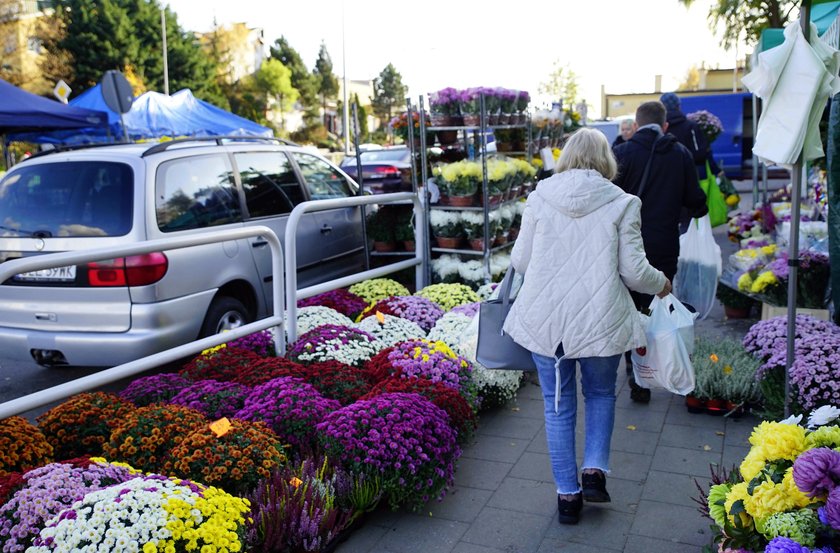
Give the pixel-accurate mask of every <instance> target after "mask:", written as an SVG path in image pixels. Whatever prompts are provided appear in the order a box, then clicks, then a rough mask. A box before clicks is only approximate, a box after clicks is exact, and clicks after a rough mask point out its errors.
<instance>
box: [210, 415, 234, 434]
mask: <svg viewBox="0 0 840 553" xmlns="http://www.w3.org/2000/svg"><path fill="white" fill-rule="evenodd" d="M230 429H231V424H230V421H229V420H228V418H227V417H222V418H221V419H219V420H217V421H213V422H211V423H210V430H212V431H213V433H214V434H216V437H217V438H221V437H222V436H224V435H225V434H227V433H228V432H230Z"/></svg>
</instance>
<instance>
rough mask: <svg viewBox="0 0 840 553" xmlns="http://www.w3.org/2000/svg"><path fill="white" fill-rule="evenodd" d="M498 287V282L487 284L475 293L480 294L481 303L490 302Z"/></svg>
mask: <svg viewBox="0 0 840 553" xmlns="http://www.w3.org/2000/svg"><path fill="white" fill-rule="evenodd" d="M498 285H499V283H498V282H488V283H486V284H482V285H481V286H479V288H478V290H476V291H475V293H476V294H478V297H479V299H480V300H481V301H485V300H488V299H490V296H491V295H492V294H493V291H494V290H495V289H496V287H497V286H498Z"/></svg>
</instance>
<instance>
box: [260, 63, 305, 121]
mask: <svg viewBox="0 0 840 553" xmlns="http://www.w3.org/2000/svg"><path fill="white" fill-rule="evenodd" d="M254 79H255V81H256V84H257V87H258V88H259V89H260V90H261V91H262V92H264V93H265V94H267V95H269V96H272V97H274V98H275V99H276V100H277V103H278V105H279V107H280V122H281V126H283V127H285V126H286V123H285V120H284V119H283V114H284V113H285V112H287V111H289V110H290V109H291V108H292V106H293V105H294V103H295V102H297V99H298V97H299V96H300V93H299V92H298V91H297V90H296V89H295V87H293V86H292V72H291V71H290V70H289V68H288V67H286V66H285V65H283V64H282V63H280V61H279V60H276V59H274V58H271V59H268V60H266V61H264V62H263V64H262V66H261V67H260V70H259V71H257V73H256V75H254Z"/></svg>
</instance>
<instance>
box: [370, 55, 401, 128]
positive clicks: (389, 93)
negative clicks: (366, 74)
mask: <svg viewBox="0 0 840 553" xmlns="http://www.w3.org/2000/svg"><path fill="white" fill-rule="evenodd" d="M407 90H408V87H406V86H405V85H404V84H403V82H402V75H400V73H399V71H397V68H396V67H394V65H393V64H391V63H389V64H388V65H387V66H385V69H383V70H382V72H381V73H379V77H377V78H375V79H374V80H373V98H372V101H371V106H372V107H373V112H374V113H375V114H376V116H377V117H379V118H380V119H382V120H384V121H390V120H391V117H392V115H393V112H394V109H395V108H397V107H398V106H402V104H403V103H404V102H405V95H406V92H407Z"/></svg>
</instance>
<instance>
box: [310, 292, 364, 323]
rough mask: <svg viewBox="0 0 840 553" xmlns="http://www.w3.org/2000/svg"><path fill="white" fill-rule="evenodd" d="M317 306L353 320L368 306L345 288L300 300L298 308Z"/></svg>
mask: <svg viewBox="0 0 840 553" xmlns="http://www.w3.org/2000/svg"><path fill="white" fill-rule="evenodd" d="M317 305H320V306H323V307H329V308H330V309H335V310H336V311H338V312H339V313H341V314H342V315H345V316H347V317H350V318H351V319H353V320H355V319H356V317H358V316H359V313H361V312H362V311H363V310H364V309H365V307H367V306H368V304H367V302H366V301H365V300H364V299H362V298H361V297H360V296H357V295H356V294H353V293H352V292H349V291H348V290H345V289H343V288H340V289H338V290H330V291H329V292H324V293H323V294H318V295H315V296H312V297H310V298H305V299H302V300H298V307H313V306H317Z"/></svg>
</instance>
